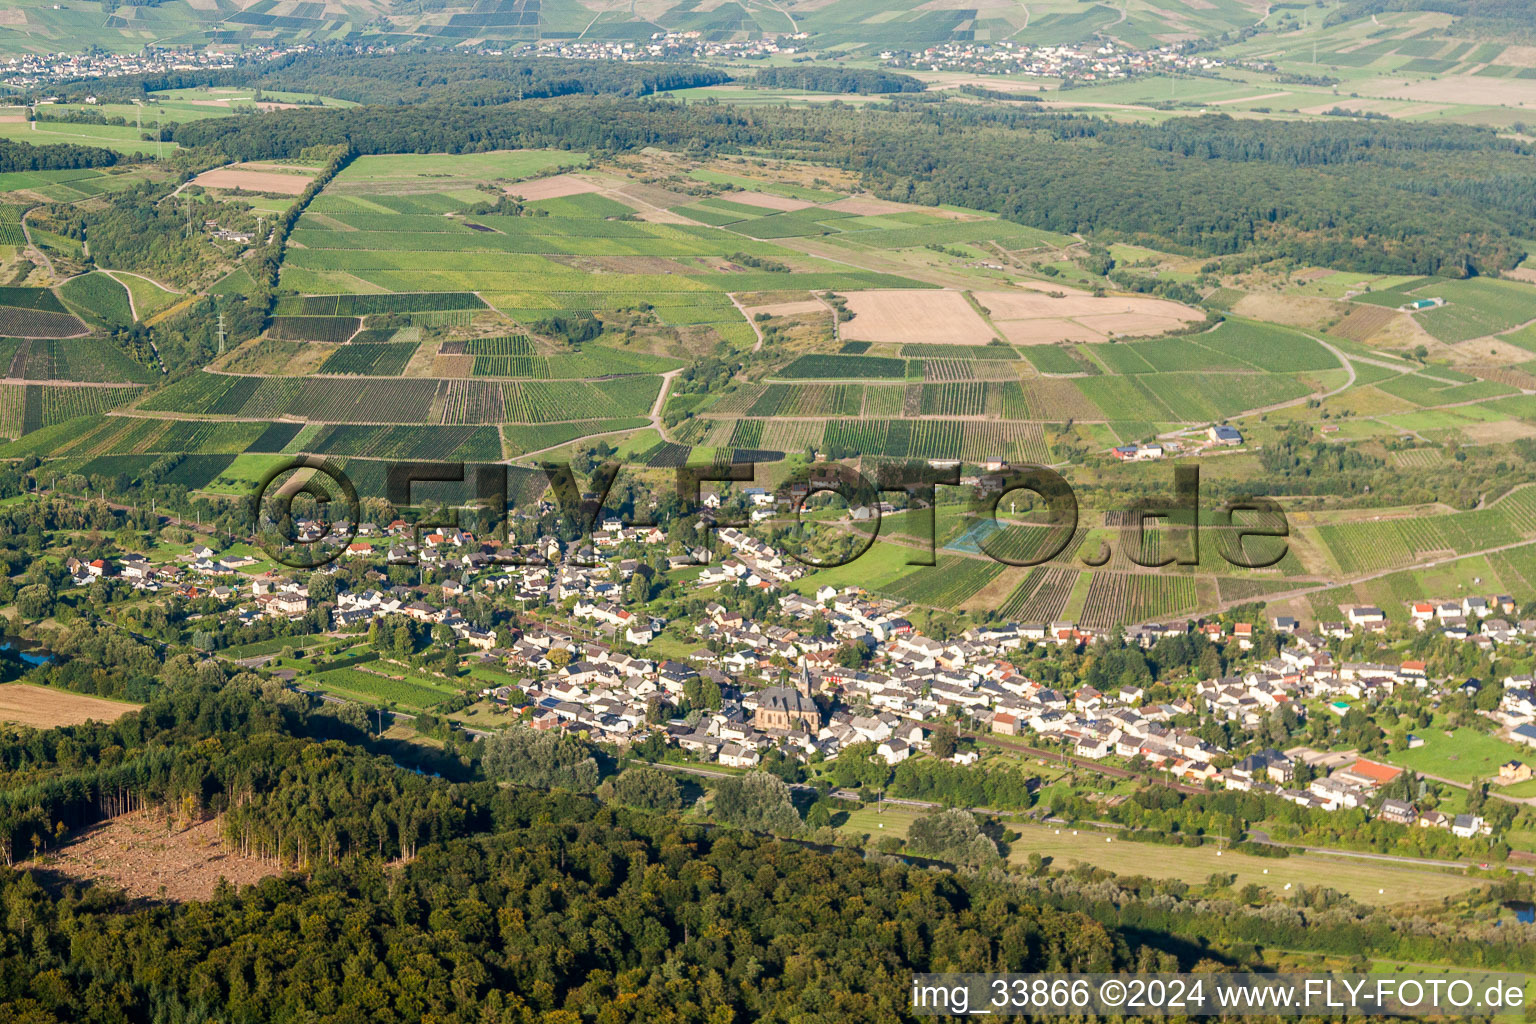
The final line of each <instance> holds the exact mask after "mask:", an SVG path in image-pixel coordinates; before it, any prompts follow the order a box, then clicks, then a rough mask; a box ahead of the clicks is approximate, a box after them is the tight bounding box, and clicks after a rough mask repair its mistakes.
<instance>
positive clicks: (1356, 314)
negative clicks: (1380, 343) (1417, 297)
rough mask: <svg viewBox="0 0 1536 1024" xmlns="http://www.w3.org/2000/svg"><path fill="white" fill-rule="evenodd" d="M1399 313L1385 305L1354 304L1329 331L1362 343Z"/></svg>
mask: <svg viewBox="0 0 1536 1024" xmlns="http://www.w3.org/2000/svg"><path fill="white" fill-rule="evenodd" d="M1399 315H1400V314H1399V313H1398V312H1397V311H1396V310H1393V309H1387V308H1386V307H1385V306H1356V307H1355V308H1354V309H1352V310H1350V311H1349V314H1348V315H1347V316H1345V317H1344V319H1343V320H1340V321H1339V322H1338V323H1337V324H1335V325H1334V326H1333V329H1332V330H1330V331H1329V333H1330V334H1337V335H1338V336H1339V337H1341V338H1348V339H1349V340H1350V341H1358V342H1361V343H1362V344H1363V343H1364V342H1365V341H1367V340H1368V339H1370V338H1373V337H1375V336H1376V335H1378V334H1380V333H1381V332H1382V331H1383V330H1384V329H1386V327H1387V325H1389V324H1390V323H1392V321H1393V320H1395V319H1396V318H1397V317H1398V316H1399Z"/></svg>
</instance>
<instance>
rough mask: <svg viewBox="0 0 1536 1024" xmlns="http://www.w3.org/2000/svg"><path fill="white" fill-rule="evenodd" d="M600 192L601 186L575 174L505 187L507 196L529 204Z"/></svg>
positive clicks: (553, 176)
mask: <svg viewBox="0 0 1536 1024" xmlns="http://www.w3.org/2000/svg"><path fill="white" fill-rule="evenodd" d="M600 191H602V186H600V185H598V184H597V183H595V182H591V181H588V180H587V179H586V178H583V177H580V176H579V175H575V174H552V175H550V176H549V177H547V178H534V179H533V180H532V181H520V182H518V183H517V184H515V185H508V186H507V194H508V195H514V196H517V197H518V198H519V199H522V200H524V201H526V202H530V203H534V202H538V201H539V200H540V199H561V198H564V197H565V196H580V195H586V194H587V193H588V192H600Z"/></svg>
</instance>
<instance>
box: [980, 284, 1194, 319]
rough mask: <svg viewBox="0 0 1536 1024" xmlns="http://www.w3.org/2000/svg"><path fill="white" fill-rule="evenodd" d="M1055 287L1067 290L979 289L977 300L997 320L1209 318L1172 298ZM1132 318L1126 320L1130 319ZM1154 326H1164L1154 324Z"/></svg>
mask: <svg viewBox="0 0 1536 1024" xmlns="http://www.w3.org/2000/svg"><path fill="white" fill-rule="evenodd" d="M1052 290H1053V291H1056V292H1063V291H1064V292H1065V294H1064V295H1062V296H1061V297H1060V298H1055V297H1053V296H1052V295H1050V294H1048V293H1045V292H1039V291H1034V290H1025V289H1022V288H1021V289H1019V290H1017V291H1007V292H977V293H976V301H977V302H979V303H981V304H982V306H984V307H985V308H986V309H988V310H990V311H991V314H992V319H994V320H1034V319H1038V318H1041V317H1071V318H1074V319H1076V318H1077V317H1086V316H1100V317H1102V316H1108V315H1119V316H1125V317H1135V318H1141V319H1144V320H1146V321H1147V322H1154V321H1155V322H1156V323H1158V324H1161V323H1165V322H1166V321H1168V320H1177V321H1179V322H1180V323H1194V322H1195V321H1197V320H1203V319H1204V318H1205V314H1204V313H1202V312H1199V311H1197V310H1194V309H1191V308H1189V307H1188V306H1185V305H1183V304H1181V303H1178V302H1171V301H1169V300H1168V299H1152V298H1147V297H1145V296H1140V295H1106V296H1104V297H1103V298H1099V297H1098V296H1095V295H1090V294H1089V293H1088V292H1082V291H1077V290H1075V289H1072V290H1068V289H1063V288H1055V289H1052ZM1131 322H1132V321H1130V320H1127V321H1126V323H1131ZM1121 329H1123V328H1121ZM1154 329H1161V328H1160V327H1154Z"/></svg>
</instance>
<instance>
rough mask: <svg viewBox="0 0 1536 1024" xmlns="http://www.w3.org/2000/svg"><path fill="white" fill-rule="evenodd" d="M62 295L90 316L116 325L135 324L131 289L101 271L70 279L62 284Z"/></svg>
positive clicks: (70, 303) (60, 293) (65, 299)
mask: <svg viewBox="0 0 1536 1024" xmlns="http://www.w3.org/2000/svg"><path fill="white" fill-rule="evenodd" d="M59 295H60V297H62V298H63V299H64V301H65V302H66V303H68V304H69V305H71V306H73V307H74V308H75V309H76V310H79V311H80V312H82V313H84V314H85V315H86V316H89V317H94V318H95V319H97V320H101V321H105V322H106V323H109V324H114V325H123V326H126V325H128V324H131V323H133V308H132V306H131V305H130V304H129V302H128V289H126V288H124V287H123V286H122V285H121V284H120V283H119V282H118V280H117V278H115V277H112V276H111V275H110V274H104V273H102V272H101V271H99V270H98V271H95V272H93V273H90V274H82V275H80V276H79V277H73V278H70V279H69V280H68V281H66V282H64V284H62V285H60V286H59Z"/></svg>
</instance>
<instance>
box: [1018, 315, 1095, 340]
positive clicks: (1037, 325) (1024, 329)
mask: <svg viewBox="0 0 1536 1024" xmlns="http://www.w3.org/2000/svg"><path fill="white" fill-rule="evenodd" d="M996 323H997V329H998V330H1000V331H1002V332H1003V337H1004V338H1005V339H1007V341H1008V342H1009V343H1010V344H1013V345H1052V344H1055V343H1056V342H1058V341H1103V340H1104V335H1102V334H1100V333H1099V332H1098V331H1096V330H1094V329H1093V328H1091V327H1084V326H1083V325H1082V324H1079V323H1074V322H1073V321H1071V320H1061V319H1057V318H1056V317H1043V318H1041V319H1039V320H998V321H996Z"/></svg>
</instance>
